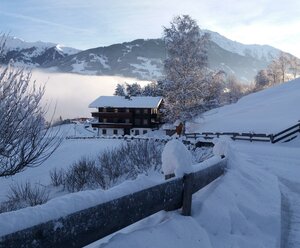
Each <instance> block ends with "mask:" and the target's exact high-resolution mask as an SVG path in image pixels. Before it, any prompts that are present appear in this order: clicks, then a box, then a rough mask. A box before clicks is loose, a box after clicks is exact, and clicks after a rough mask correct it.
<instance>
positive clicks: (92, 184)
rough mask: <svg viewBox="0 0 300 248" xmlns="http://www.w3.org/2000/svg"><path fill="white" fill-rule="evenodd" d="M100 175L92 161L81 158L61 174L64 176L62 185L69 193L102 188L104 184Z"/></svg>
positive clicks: (98, 169)
mask: <svg viewBox="0 0 300 248" xmlns="http://www.w3.org/2000/svg"><path fill="white" fill-rule="evenodd" d="M101 173H102V172H101V170H100V168H99V167H97V166H96V162H95V161H94V160H91V159H88V158H86V157H83V158H81V159H80V160H79V161H77V162H75V163H74V164H73V165H72V166H71V168H70V169H69V170H68V171H67V172H65V173H62V174H64V176H63V178H64V183H63V185H64V187H65V188H66V189H67V190H68V191H70V192H76V191H80V190H84V189H96V188H99V187H101V188H104V187H105V184H104V179H103V176H102V174H101ZM58 177H59V176H58Z"/></svg>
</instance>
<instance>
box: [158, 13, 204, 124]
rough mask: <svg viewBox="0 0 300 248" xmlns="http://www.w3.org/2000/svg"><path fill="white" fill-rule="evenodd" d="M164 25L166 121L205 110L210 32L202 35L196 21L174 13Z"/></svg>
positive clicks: (184, 117)
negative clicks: (170, 19) (168, 25)
mask: <svg viewBox="0 0 300 248" xmlns="http://www.w3.org/2000/svg"><path fill="white" fill-rule="evenodd" d="M170 24H171V26H170V27H169V28H164V37H163V38H164V42H165V45H166V52H167V59H166V60H165V62H164V71H165V76H166V78H165V81H164V82H165V84H164V92H165V100H166V101H165V108H166V113H165V116H166V118H167V119H169V120H171V121H172V120H176V119H181V120H186V119H188V118H190V117H192V116H193V115H195V114H197V113H199V112H202V111H204V110H206V107H207V106H205V104H206V102H205V97H206V94H207V92H208V87H209V83H210V82H207V80H206V75H207V64H208V60H207V45H208V42H209V35H208V34H206V33H205V34H203V35H201V32H200V28H199V27H198V25H197V23H196V21H195V20H193V19H192V18H191V17H190V16H188V15H183V16H177V17H175V18H174V19H173V21H172V22H171V23H170Z"/></svg>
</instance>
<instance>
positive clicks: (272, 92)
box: [187, 78, 300, 134]
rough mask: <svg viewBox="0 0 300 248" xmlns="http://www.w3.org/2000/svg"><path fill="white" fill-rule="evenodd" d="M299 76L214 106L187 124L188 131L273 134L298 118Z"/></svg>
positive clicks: (299, 104) (299, 116)
mask: <svg viewBox="0 0 300 248" xmlns="http://www.w3.org/2000/svg"><path fill="white" fill-rule="evenodd" d="M299 106H300V78H299V79H296V80H293V81H290V82H286V83H283V84H281V85H277V86H274V87H272V88H269V89H266V90H263V91H259V92H257V93H253V94H250V95H247V96H245V97H243V98H241V99H240V100H239V101H238V102H237V103H235V104H231V105H226V106H223V107H221V108H217V109H213V110H211V111H208V112H206V113H204V114H203V115H202V116H201V117H198V118H196V119H195V120H194V121H193V122H191V123H188V124H187V131H188V132H256V133H267V134H270V133H276V132H279V131H281V130H283V129H286V128H288V127H290V126H292V125H295V124H296V123H297V122H298V120H300V110H299Z"/></svg>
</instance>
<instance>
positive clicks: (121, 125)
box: [92, 122, 132, 128]
mask: <svg viewBox="0 0 300 248" xmlns="http://www.w3.org/2000/svg"><path fill="white" fill-rule="evenodd" d="M92 127H96V128H131V127H132V123H112V122H97V123H92Z"/></svg>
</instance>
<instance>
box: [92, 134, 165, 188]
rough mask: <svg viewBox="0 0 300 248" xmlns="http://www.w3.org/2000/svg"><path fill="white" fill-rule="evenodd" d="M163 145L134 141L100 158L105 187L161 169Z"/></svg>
mask: <svg viewBox="0 0 300 248" xmlns="http://www.w3.org/2000/svg"><path fill="white" fill-rule="evenodd" d="M162 148H163V145H162V144H158V143H156V142H154V141H150V140H149V141H132V142H128V143H126V144H124V145H122V146H121V147H119V148H116V149H113V150H106V151H104V152H102V153H101V154H100V155H99V156H98V162H99V165H100V167H101V171H102V175H104V178H105V185H106V186H108V187H111V186H112V185H114V184H115V183H116V182H117V181H118V180H120V179H121V178H122V177H123V178H124V179H134V178H136V176H137V175H138V174H142V173H143V174H146V175H147V174H148V172H149V171H150V170H159V169H160V167H161V153H162Z"/></svg>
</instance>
